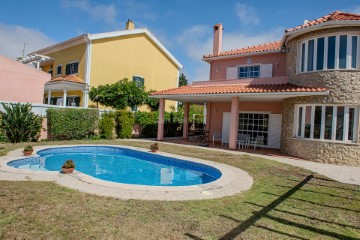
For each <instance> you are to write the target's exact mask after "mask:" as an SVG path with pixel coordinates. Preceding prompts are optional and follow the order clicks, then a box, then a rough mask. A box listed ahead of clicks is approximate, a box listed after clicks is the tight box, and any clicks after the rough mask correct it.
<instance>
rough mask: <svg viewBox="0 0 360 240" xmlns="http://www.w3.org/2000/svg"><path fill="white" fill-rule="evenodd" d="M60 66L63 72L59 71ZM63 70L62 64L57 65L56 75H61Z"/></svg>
mask: <svg viewBox="0 0 360 240" xmlns="http://www.w3.org/2000/svg"><path fill="white" fill-rule="evenodd" d="M58 67H61V73H57V70H58ZM62 72H63V67H62V64H59V65H57V66H56V74H55V75H56V76H60V75H62Z"/></svg>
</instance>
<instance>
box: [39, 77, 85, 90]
mask: <svg viewBox="0 0 360 240" xmlns="http://www.w3.org/2000/svg"><path fill="white" fill-rule="evenodd" d="M86 87H87V84H86V83H85V82H84V80H82V79H81V78H79V77H78V76H76V75H66V76H59V77H54V78H52V79H51V80H50V81H48V82H47V83H46V84H45V90H61V91H62V90H63V89H67V90H69V91H71V90H85V89H86Z"/></svg>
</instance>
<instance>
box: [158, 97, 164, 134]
mask: <svg viewBox="0 0 360 240" xmlns="http://www.w3.org/2000/svg"><path fill="white" fill-rule="evenodd" d="M164 111H165V98H160V105H159V121H158V129H157V140H158V141H162V140H163V139H164Z"/></svg>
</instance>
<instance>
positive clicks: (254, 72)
mask: <svg viewBox="0 0 360 240" xmlns="http://www.w3.org/2000/svg"><path fill="white" fill-rule="evenodd" d="M259 76H260V66H259V65H257V66H245V67H239V78H240V79H241V78H259Z"/></svg>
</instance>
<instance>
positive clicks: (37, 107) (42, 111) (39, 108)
mask: <svg viewBox="0 0 360 240" xmlns="http://www.w3.org/2000/svg"><path fill="white" fill-rule="evenodd" d="M1 103H4V104H6V105H9V104H11V103H16V102H7V101H0V111H4V108H3V106H2V104H1ZM21 104H26V103H21ZM31 106H32V112H33V113H35V114H37V115H40V116H42V117H46V111H47V110H48V109H50V108H76V109H89V108H84V107H68V106H66V107H64V106H57V105H48V104H39V103H33V104H31ZM98 110H99V114H100V115H102V114H103V113H105V112H110V111H113V110H109V109H98Z"/></svg>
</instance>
